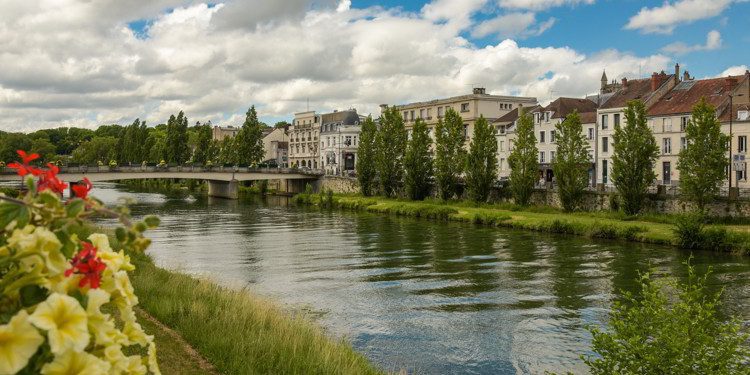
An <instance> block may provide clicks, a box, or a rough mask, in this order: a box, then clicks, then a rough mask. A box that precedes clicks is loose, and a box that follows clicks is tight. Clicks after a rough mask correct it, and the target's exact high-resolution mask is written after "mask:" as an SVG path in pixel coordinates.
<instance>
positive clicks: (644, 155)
mask: <svg viewBox="0 0 750 375" xmlns="http://www.w3.org/2000/svg"><path fill="white" fill-rule="evenodd" d="M515 126H516V136H517V138H516V142H515V145H514V148H513V150H512V151H511V153H510V156H509V157H508V164H509V166H510V169H511V172H510V176H509V183H508V191H509V192H510V194H511V196H512V197H513V200H514V202H515V203H516V204H519V205H522V206H526V205H529V204H530V203H531V198H532V193H533V191H534V188H535V184H536V182H537V181H538V178H539V173H540V169H539V159H538V156H539V152H538V149H537V141H536V136H535V132H534V123H533V119H532V117H531V114H530V113H528V112H523V111H522V112H521V114H520V116H519V118H518V120H517V122H516V125H515ZM463 132H464V124H463V119H462V118H461V116H460V115H459V114H458V113H457V112H456V111H455V110H453V109H449V110H448V111H446V114H445V117H444V118H441V119H439V120H438V123H437V125H436V127H435V135H434V147H433V142H432V138H431V137H430V134H429V129H428V127H427V125H426V124H425V123H424V121H423V120H422V119H417V120H416V121H415V123H414V126H413V127H412V131H411V133H410V136H409V135H408V134H407V131H406V128H405V125H404V120H403V118H402V117H401V115H400V113H399V112H398V110H397V108H395V107H389V108H386V110H385V111H384V112H383V114H382V116H381V118H380V123H379V125H376V124H375V122H374V121H373V120H372V118H368V119H367V120H366V121H365V122H364V124H363V126H362V133H361V135H360V145H359V149H358V155H357V178H358V180H359V184H360V187H361V192H362V194H363V195H365V196H370V195H374V194H377V193H380V194H383V195H385V196H386V197H393V196H397V195H400V194H404V195H406V196H407V197H408V198H410V199H413V200H423V199H425V198H426V197H428V196H429V195H430V194H431V192H432V190H431V189H433V188H434V189H436V195H437V196H438V197H439V198H441V199H443V200H448V199H454V198H458V197H461V196H463V191H462V189H463V188H464V187H465V189H466V196H467V197H468V198H469V199H471V200H472V201H474V202H486V201H488V199H489V197H490V192H491V190H492V187H493V185H494V184H495V183H496V181H497V141H496V139H495V134H494V129H493V128H492V127H491V126H490V124H489V123H488V122H487V120H486V119H485V118H484V117H480V118H479V119H478V120H477V121H476V124H475V126H474V136H473V137H472V140H471V142H470V143H469V145H468V147H466V145H465V138H464V134H463ZM685 133H686V134H685V138H686V145H687V147H684V148H683V149H682V150H681V151H680V153H679V161H678V165H677V169H678V170H679V171H680V189H681V194H682V195H683V197H684V198H685V199H686V200H690V201H692V202H694V203H695V204H696V206H697V207H698V209H699V210H703V209H704V207H705V205H706V204H707V203H709V202H710V201H711V200H712V199H714V197H715V196H716V194H718V192H719V188H720V186H721V183H722V181H723V180H724V179H725V178H726V172H725V168H726V167H727V164H728V161H727V157H726V145H727V142H729V136H727V135H725V134H723V133H722V132H721V125H720V123H719V121H718V119H717V118H716V110H715V108H714V107H713V106H712V105H711V104H709V103H708V102H706V100H705V99H701V101H700V102H699V103H698V104H696V105H695V107H694V108H693V113H692V117H691V119H690V120H689V121H688V124H687V126H686V128H685ZM556 134H557V137H556V144H557V152H556V157H555V158H554V160H552V170H553V172H554V175H555V178H556V182H557V194H558V195H559V198H560V202H561V206H562V207H563V209H564V210H565V211H573V210H578V209H582V208H583V206H582V204H583V199H584V197H585V193H586V189H587V187H588V186H589V170H590V168H591V162H592V161H591V158H590V148H589V145H588V140H587V139H586V136H585V135H584V133H583V125H582V123H581V118H580V116H579V115H578V113H577V112H574V113H572V114H570V115H568V116H567V117H566V118H565V119H564V120H563V121H561V122H560V123H558V124H557V125H556ZM612 139H613V149H614V150H613V151H614V152H613V156H612V174H611V178H612V183H613V184H614V186H615V188H616V189H617V194H618V198H619V200H621V202H622V208H623V210H624V211H625V213H626V214H629V215H635V214H638V213H639V212H640V211H641V210H642V208H643V205H644V202H645V198H646V196H647V194H648V188H649V186H651V185H652V183H653V182H654V180H655V179H656V174H655V173H654V166H655V163H656V159H657V157H658V155H659V147H658V144H657V142H656V139H655V137H654V134H653V132H652V131H651V129H650V128H649V127H648V119H647V116H646V107H645V105H644V104H643V102H642V101H640V100H634V101H630V102H629V103H628V105H627V109H626V110H625V121H624V124H623V125H620V124H617V125H616V126H615V128H614V134H613V137H612ZM462 182H463V184H462Z"/></svg>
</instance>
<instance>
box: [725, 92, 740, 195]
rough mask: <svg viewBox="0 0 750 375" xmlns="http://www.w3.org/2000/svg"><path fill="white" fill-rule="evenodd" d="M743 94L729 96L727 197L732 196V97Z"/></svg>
mask: <svg viewBox="0 0 750 375" xmlns="http://www.w3.org/2000/svg"><path fill="white" fill-rule="evenodd" d="M742 95H743V94H729V176H727V178H728V179H729V190H728V191H727V196H728V197H731V196H732V162H733V159H732V143H733V142H734V137H733V135H732V121H733V120H734V103H733V100H734V97H735V96H742Z"/></svg>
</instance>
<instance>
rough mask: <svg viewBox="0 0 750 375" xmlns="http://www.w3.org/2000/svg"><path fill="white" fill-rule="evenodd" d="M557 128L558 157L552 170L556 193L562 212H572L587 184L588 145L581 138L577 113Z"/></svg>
mask: <svg viewBox="0 0 750 375" xmlns="http://www.w3.org/2000/svg"><path fill="white" fill-rule="evenodd" d="M555 129H557V137H555V141H556V142H557V154H556V156H555V159H554V160H553V161H552V170H553V171H554V173H555V180H556V181H557V192H558V194H559V196H560V203H562V207H563V210H565V211H573V210H575V209H576V208H578V207H579V205H580V204H581V200H582V199H583V194H584V191H585V190H586V186H588V184H589V167H590V165H591V158H590V157H589V142H588V140H586V136H584V135H583V125H582V124H581V117H580V116H579V115H578V111H574V112H573V113H571V114H570V115H568V116H567V117H566V118H565V120H564V121H562V122H560V123H558V124H557V125H555Z"/></svg>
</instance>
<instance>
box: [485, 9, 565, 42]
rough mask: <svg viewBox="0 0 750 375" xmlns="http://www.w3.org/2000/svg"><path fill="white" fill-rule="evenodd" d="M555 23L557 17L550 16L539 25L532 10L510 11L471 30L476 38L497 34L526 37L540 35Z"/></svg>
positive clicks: (501, 36) (499, 35) (500, 35)
mask: <svg viewBox="0 0 750 375" xmlns="http://www.w3.org/2000/svg"><path fill="white" fill-rule="evenodd" d="M554 24H555V18H550V19H548V20H546V21H544V22H542V23H541V24H538V25H537V22H536V15H535V14H534V13H531V12H524V13H508V14H503V15H501V16H498V17H495V18H493V19H490V20H487V21H483V22H482V23H480V24H479V25H477V26H476V27H474V29H473V30H472V32H471V35H472V36H473V37H475V38H483V37H485V36H488V35H496V36H498V37H500V38H516V37H520V38H525V37H529V36H538V35H541V34H542V33H544V32H545V31H547V30H548V29H549V28H551V27H552V26H553V25H554Z"/></svg>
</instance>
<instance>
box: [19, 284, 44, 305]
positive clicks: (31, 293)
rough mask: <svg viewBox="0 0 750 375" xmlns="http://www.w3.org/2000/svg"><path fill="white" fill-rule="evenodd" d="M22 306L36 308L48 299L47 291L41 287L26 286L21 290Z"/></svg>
mask: <svg viewBox="0 0 750 375" xmlns="http://www.w3.org/2000/svg"><path fill="white" fill-rule="evenodd" d="M19 293H20V297H21V305H23V307H29V306H34V305H36V304H37V303H39V302H42V301H44V300H45V299H47V290H46V289H44V288H42V287H40V286H39V285H26V286H23V287H21V289H20V290H19Z"/></svg>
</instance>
